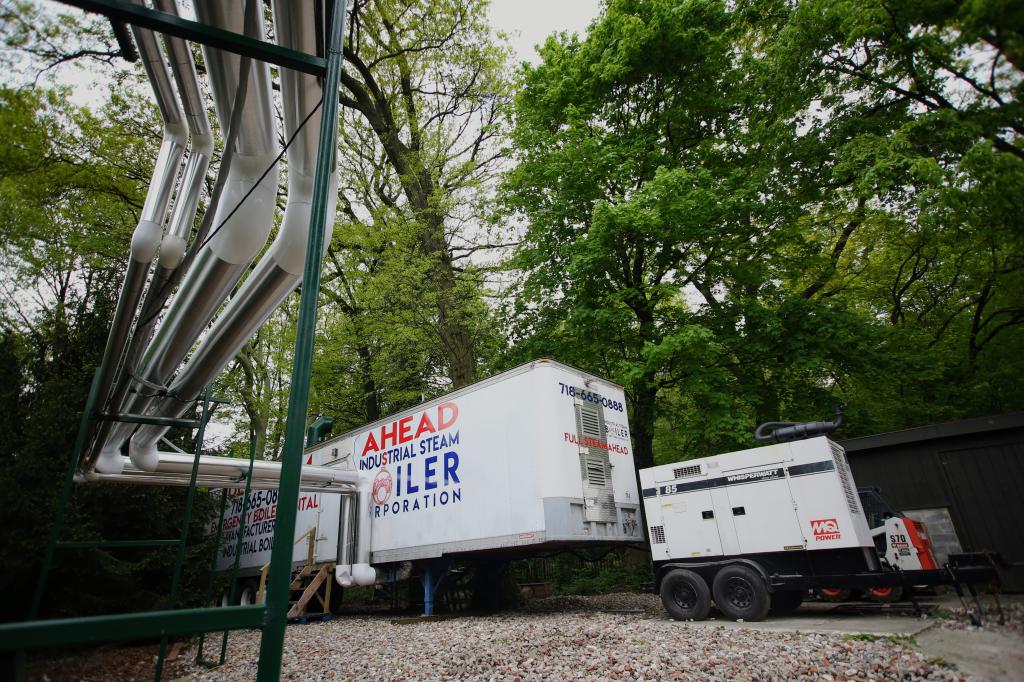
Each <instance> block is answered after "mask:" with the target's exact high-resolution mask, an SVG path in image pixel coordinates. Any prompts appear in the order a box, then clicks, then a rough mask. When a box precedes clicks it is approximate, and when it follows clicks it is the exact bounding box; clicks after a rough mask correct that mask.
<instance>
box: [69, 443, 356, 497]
mask: <svg viewBox="0 0 1024 682" xmlns="http://www.w3.org/2000/svg"><path fill="white" fill-rule="evenodd" d="M157 457H158V463H157V468H156V471H152V472H150V471H142V470H140V469H138V468H136V467H135V466H134V465H132V464H131V463H127V464H125V467H124V471H123V472H122V473H121V474H102V473H95V472H90V473H88V474H85V475H83V476H81V477H80V480H82V481H87V482H98V481H102V482H119V483H154V484H158V485H183V486H184V485H188V482H189V478H190V476H191V474H192V463H193V460H194V459H195V457H194V456H193V455H183V454H180V453H175V452H160V453H158V455H157ZM248 471H249V460H248V459H238V458H234V457H213V456H206V455H204V456H200V458H199V472H198V475H199V480H200V481H202V482H201V483H199V485H211V484H213V485H220V486H224V487H236V486H238V485H239V484H241V483H244V482H245V479H246V476H247V474H248ZM280 478H281V463H280V462H267V461H260V460H256V461H254V462H253V471H252V486H253V487H254V488H259V489H268V488H277V487H278V484H279V482H280ZM301 484H302V486H304V487H305V488H306V489H310V490H316V491H319V492H325V491H327V492H330V491H338V490H340V491H344V492H348V493H354V492H355V490H357V489H358V488H359V487H360V486H363V485H368V483H364V477H362V476H360V475H359V473H358V472H355V471H352V470H351V469H336V468H333V467H322V466H303V467H302V478H301Z"/></svg>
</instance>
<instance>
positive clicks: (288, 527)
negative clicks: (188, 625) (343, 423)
mask: <svg viewBox="0 0 1024 682" xmlns="http://www.w3.org/2000/svg"><path fill="white" fill-rule="evenodd" d="M332 5H333V12H332V13H331V15H330V19H331V21H330V31H329V36H330V37H329V39H328V41H327V46H328V51H327V76H326V77H325V78H324V80H323V103H322V105H321V110H320V111H321V116H322V118H321V120H320V144H319V147H318V149H317V156H316V179H315V180H314V183H313V201H312V215H311V216H310V220H309V240H308V243H307V246H306V265H305V269H304V270H303V275H302V297H301V299H300V301H299V321H298V325H297V326H298V328H297V330H296V335H295V361H294V364H293V365H292V383H291V390H290V391H289V394H288V421H287V424H286V426H285V435H284V448H283V451H282V457H281V459H282V462H281V487H280V495H279V497H278V500H277V513H278V516H277V525H276V527H275V529H274V550H273V552H272V554H271V555H270V576H269V579H268V581H267V582H268V588H267V611H266V614H267V616H266V618H267V624H266V627H264V628H263V636H262V639H261V640H260V658H259V669H258V671H257V673H256V679H257V680H258V681H259V682H276V681H277V680H278V679H279V678H280V675H281V657H282V652H283V649H284V632H285V627H286V625H287V614H288V596H289V590H288V585H289V583H290V582H291V567H292V540H293V536H294V535H295V516H296V514H297V508H298V504H299V482H300V478H301V474H302V444H303V437H304V436H305V431H306V412H307V410H308V407H309V378H310V374H311V372H312V366H313V335H314V332H315V331H316V303H317V295H318V294H319V293H320V261H321V259H322V258H323V251H324V223H325V222H326V221H327V219H328V218H329V217H331V218H333V216H328V215H327V199H328V197H327V193H328V192H329V191H330V176H331V171H332V170H333V168H334V159H335V154H336V153H337V145H338V141H337V138H338V87H339V84H340V82H341V62H342V54H341V50H342V40H343V38H344V29H345V0H335V1H334V2H333V3H332Z"/></svg>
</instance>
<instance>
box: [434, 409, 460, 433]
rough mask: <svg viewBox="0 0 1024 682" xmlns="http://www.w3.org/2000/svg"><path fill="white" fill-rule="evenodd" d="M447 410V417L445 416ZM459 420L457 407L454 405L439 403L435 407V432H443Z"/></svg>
mask: <svg viewBox="0 0 1024 682" xmlns="http://www.w3.org/2000/svg"><path fill="white" fill-rule="evenodd" d="M446 410H447V412H448V415H447V416H446V415H445V411H446ZM458 418H459V406H458V405H456V404H455V403H441V404H440V405H438V406H437V430H438V431H444V430H445V429H447V428H448V427H449V426H451V425H452V424H454V423H455V420H456V419H458Z"/></svg>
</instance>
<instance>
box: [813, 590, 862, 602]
mask: <svg viewBox="0 0 1024 682" xmlns="http://www.w3.org/2000/svg"><path fill="white" fill-rule="evenodd" d="M815 594H817V595H818V599H820V600H822V601H847V600H849V598H850V595H852V594H853V590H848V589H846V588H845V587H821V588H818V589H817V590H815Z"/></svg>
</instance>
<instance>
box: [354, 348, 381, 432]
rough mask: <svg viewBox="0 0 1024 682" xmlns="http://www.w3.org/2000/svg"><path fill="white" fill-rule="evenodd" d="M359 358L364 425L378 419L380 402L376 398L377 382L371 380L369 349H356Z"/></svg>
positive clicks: (371, 370)
mask: <svg viewBox="0 0 1024 682" xmlns="http://www.w3.org/2000/svg"><path fill="white" fill-rule="evenodd" d="M356 354H357V355H358V356H359V373H360V374H361V375H362V386H363V410H364V412H365V413H366V414H365V415H364V416H365V417H366V423H367V424H369V423H370V422H375V421H377V420H378V419H380V400H379V399H378V396H377V382H375V381H374V380H373V368H372V366H371V359H372V358H371V355H370V349H369V347H368V346H367V345H366V344H361V345H360V346H359V347H358V348H356Z"/></svg>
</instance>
